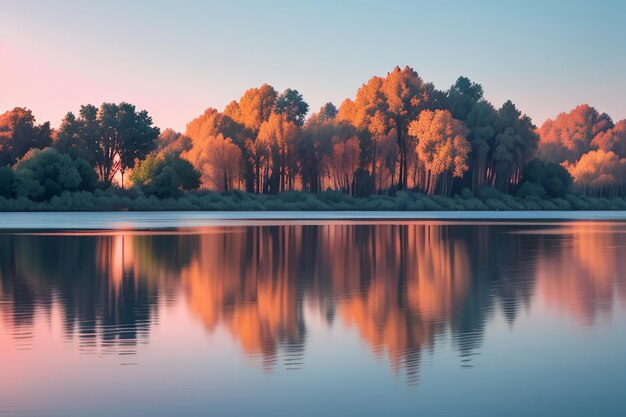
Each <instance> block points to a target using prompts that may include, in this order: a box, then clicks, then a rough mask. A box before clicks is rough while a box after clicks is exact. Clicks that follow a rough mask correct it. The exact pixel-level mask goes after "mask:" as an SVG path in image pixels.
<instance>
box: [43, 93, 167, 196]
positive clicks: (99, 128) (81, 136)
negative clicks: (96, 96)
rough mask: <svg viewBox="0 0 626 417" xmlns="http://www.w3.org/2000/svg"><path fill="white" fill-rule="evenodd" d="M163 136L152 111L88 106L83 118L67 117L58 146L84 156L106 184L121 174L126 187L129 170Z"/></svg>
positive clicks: (129, 106) (124, 106)
mask: <svg viewBox="0 0 626 417" xmlns="http://www.w3.org/2000/svg"><path fill="white" fill-rule="evenodd" d="M159 133H160V130H159V128H158V127H155V126H153V125H152V118H151V117H150V116H149V115H148V112H146V111H145V110H142V111H137V110H136V108H135V106H133V105H132V104H128V103H120V104H114V103H103V104H102V105H101V106H100V107H99V108H96V107H95V106H93V105H86V106H82V107H81V110H80V113H79V117H76V116H74V115H73V114H72V113H68V114H67V115H66V116H65V118H64V119H63V122H62V124H61V127H60V128H59V132H58V139H57V143H55V147H56V148H57V149H59V150H60V151H61V152H66V153H69V154H70V155H76V156H81V157H84V158H85V159H86V160H88V161H89V162H90V163H92V165H93V166H94V167H95V168H96V171H97V172H98V175H99V176H100V179H101V180H102V181H103V182H104V183H106V184H110V183H111V182H112V181H113V179H114V178H115V176H116V175H117V173H118V172H119V173H121V174H122V185H123V181H124V173H125V172H126V170H128V169H132V168H133V167H134V165H135V162H136V161H138V160H141V159H143V158H144V157H145V156H146V155H148V154H149V153H150V152H151V151H152V150H153V149H154V147H155V140H156V138H157V137H158V136H159Z"/></svg>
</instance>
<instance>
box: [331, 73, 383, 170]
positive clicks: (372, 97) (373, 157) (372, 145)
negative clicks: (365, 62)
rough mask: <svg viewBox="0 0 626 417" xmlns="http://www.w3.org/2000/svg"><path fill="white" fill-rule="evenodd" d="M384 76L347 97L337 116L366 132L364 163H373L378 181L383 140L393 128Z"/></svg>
mask: <svg viewBox="0 0 626 417" xmlns="http://www.w3.org/2000/svg"><path fill="white" fill-rule="evenodd" d="M382 87H383V79H382V78H381V77H378V76H375V77H372V78H371V79H370V80H369V81H368V82H367V83H366V84H364V85H363V86H362V87H361V88H359V89H358V90H357V93H356V97H355V99H354V101H353V100H350V99H346V100H345V101H344V102H343V103H342V104H341V107H340V108H339V112H338V113H337V119H338V120H340V121H346V122H349V123H351V124H352V125H353V126H354V127H355V128H356V129H358V130H359V131H361V132H363V133H366V136H367V138H366V139H367V140H366V141H364V144H365V146H364V147H365V152H364V155H363V156H364V158H363V161H362V165H363V166H369V168H370V173H371V176H372V177H373V179H374V182H376V172H377V166H379V165H380V158H379V156H380V155H379V154H380V152H379V142H380V141H381V140H382V139H383V138H384V137H385V135H386V134H387V133H388V131H389V123H390V122H389V117H388V113H387V104H386V102H385V96H384V93H383V89H382Z"/></svg>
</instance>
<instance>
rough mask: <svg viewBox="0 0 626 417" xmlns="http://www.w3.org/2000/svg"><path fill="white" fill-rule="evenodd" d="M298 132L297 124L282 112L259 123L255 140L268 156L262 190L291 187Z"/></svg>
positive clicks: (272, 190) (280, 189) (294, 170)
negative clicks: (259, 127)
mask: <svg viewBox="0 0 626 417" xmlns="http://www.w3.org/2000/svg"><path fill="white" fill-rule="evenodd" d="M298 134H299V132H298V126H297V125H296V124H295V123H294V122H292V121H290V120H289V119H288V118H287V116H286V115H284V114H282V115H281V114H275V113H274V114H272V115H271V116H270V118H269V119H268V120H267V121H266V122H264V123H263V124H262V125H261V129H259V135H258V137H257V142H258V144H259V146H260V147H262V148H263V149H265V153H266V154H267V155H268V156H269V157H267V158H266V166H265V167H264V174H263V177H264V179H263V181H264V184H265V185H264V192H270V193H277V192H279V191H285V190H287V189H291V188H292V187H293V181H294V179H295V176H296V174H297V172H296V170H297V160H296V141H297V139H298Z"/></svg>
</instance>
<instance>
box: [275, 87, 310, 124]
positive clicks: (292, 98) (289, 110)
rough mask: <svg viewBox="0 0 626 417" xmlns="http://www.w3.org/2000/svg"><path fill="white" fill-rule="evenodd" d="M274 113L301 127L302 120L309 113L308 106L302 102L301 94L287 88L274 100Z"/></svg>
mask: <svg viewBox="0 0 626 417" xmlns="http://www.w3.org/2000/svg"><path fill="white" fill-rule="evenodd" d="M275 111H276V113H278V114H284V115H286V116H287V120H289V121H291V122H294V123H295V124H296V125H298V126H300V127H302V125H303V124H304V118H305V117H306V114H307V112H308V111H309V105H308V104H307V103H306V102H305V101H304V99H303V98H302V94H300V93H299V92H298V90H292V89H291V88H288V89H286V90H285V91H283V93H282V94H281V95H279V96H278V98H277V99H276V109H275Z"/></svg>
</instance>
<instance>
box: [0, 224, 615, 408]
mask: <svg viewBox="0 0 626 417" xmlns="http://www.w3.org/2000/svg"><path fill="white" fill-rule="evenodd" d="M376 216H379V218H377V219H376V218H373V217H376ZM424 216H432V218H431V219H428V218H423V219H422V220H411V219H410V217H411V215H410V214H409V215H407V214H406V213H405V214H403V213H397V214H389V213H387V214H369V215H368V214H367V213H366V214H363V213H360V214H358V213H355V214H350V213H334V214H314V213H313V214H311V213H282V214H270V215H259V214H258V213H257V214H253V213H248V214H242V213H240V214H224V213H222V214H211V213H0V416H38V415H40V416H200V415H203V416H204V415H206V416H208V415H211V416H298V417H302V416H360V417H361V416H381V415H385V416H416V415H424V416H459V415H470V416H473V415H476V416H503V415H507V416H557V415H562V416H593V415H597V416H620V417H622V416H624V415H626V395H624V392H625V391H624V390H625V387H626V358H625V356H624V354H625V346H626V221H623V220H621V219H623V213H608V214H607V213H587V214H586V215H585V213H582V214H580V213H579V214H572V213H561V214H559V213H535V214H516V213H508V214H502V213H492V214H491V215H489V214H488V213H482V214H480V216H479V215H476V216H473V215H471V214H470V215H467V214H466V215H462V214H458V213H456V214H455V213H448V214H445V213H440V216H439V218H442V217H444V219H443V220H435V217H436V215H435V214H432V213H431V214H428V213H427V214H424ZM464 216H465V217H464ZM481 216H482V217H481ZM259 217H261V218H259ZM413 217H415V215H414V216H413ZM445 217H447V218H445ZM282 218H288V220H283V219H282ZM518 218H524V219H525V220H524V221H518V220H515V219H518ZM559 218H564V219H566V220H563V221H559V220H557V219H559ZM590 218H591V219H596V220H588V219H590ZM546 219H548V220H546ZM586 219H587V220H586Z"/></svg>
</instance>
